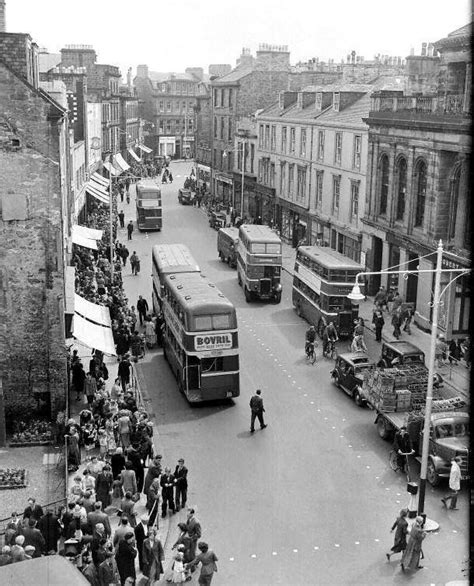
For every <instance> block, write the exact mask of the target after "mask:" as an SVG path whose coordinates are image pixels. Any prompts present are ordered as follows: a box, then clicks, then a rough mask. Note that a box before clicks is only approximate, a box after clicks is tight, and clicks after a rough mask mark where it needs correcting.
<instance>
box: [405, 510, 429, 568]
mask: <svg viewBox="0 0 474 586" xmlns="http://www.w3.org/2000/svg"><path fill="white" fill-rule="evenodd" d="M425 537H426V531H423V517H417V518H416V519H415V522H414V523H413V527H412V528H411V532H410V538H409V540H408V544H407V548H406V550H405V552H404V554H403V557H402V561H401V564H400V565H401V566H402V570H403V571H405V570H418V569H419V568H422V567H423V566H420V565H419V564H420V556H421V544H422V543H423V539H424V538H425Z"/></svg>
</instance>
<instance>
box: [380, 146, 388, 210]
mask: <svg viewBox="0 0 474 586" xmlns="http://www.w3.org/2000/svg"><path fill="white" fill-rule="evenodd" d="M379 177H380V196H379V214H380V215H382V216H383V215H385V214H386V213H387V201H388V157H387V155H382V156H381V157H380V163H379Z"/></svg>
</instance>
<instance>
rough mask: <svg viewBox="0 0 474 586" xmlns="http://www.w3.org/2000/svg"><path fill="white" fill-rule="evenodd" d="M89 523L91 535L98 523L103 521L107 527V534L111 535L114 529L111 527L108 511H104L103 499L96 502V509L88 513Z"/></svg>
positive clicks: (105, 527)
mask: <svg viewBox="0 0 474 586" xmlns="http://www.w3.org/2000/svg"><path fill="white" fill-rule="evenodd" d="M87 523H88V524H89V530H90V533H91V535H92V534H93V533H94V529H95V526H96V525H97V523H102V525H103V526H104V529H105V534H106V536H107V537H110V535H111V533H112V531H111V528H110V521H109V516H108V515H107V513H104V512H103V511H102V503H101V501H97V502H96V503H94V510H93V511H91V512H90V513H87Z"/></svg>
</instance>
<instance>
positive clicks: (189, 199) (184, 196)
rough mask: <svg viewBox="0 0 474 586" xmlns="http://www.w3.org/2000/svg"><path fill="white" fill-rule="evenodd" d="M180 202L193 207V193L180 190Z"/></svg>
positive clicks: (188, 190) (187, 190)
mask: <svg viewBox="0 0 474 586" xmlns="http://www.w3.org/2000/svg"><path fill="white" fill-rule="evenodd" d="M178 201H179V203H180V204H182V205H183V206H186V205H191V204H192V203H193V193H192V191H191V190H190V189H179V190H178Z"/></svg>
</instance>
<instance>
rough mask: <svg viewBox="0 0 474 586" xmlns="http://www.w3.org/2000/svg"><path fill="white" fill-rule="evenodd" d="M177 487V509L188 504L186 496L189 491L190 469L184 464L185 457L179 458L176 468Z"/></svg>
mask: <svg viewBox="0 0 474 586" xmlns="http://www.w3.org/2000/svg"><path fill="white" fill-rule="evenodd" d="M174 482H175V485H176V489H175V506H176V510H177V511H179V509H180V508H183V509H184V507H185V506H186V498H187V493H188V469H187V468H186V466H185V465H184V460H183V458H180V459H179V460H178V465H177V466H176V468H175V470H174Z"/></svg>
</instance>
